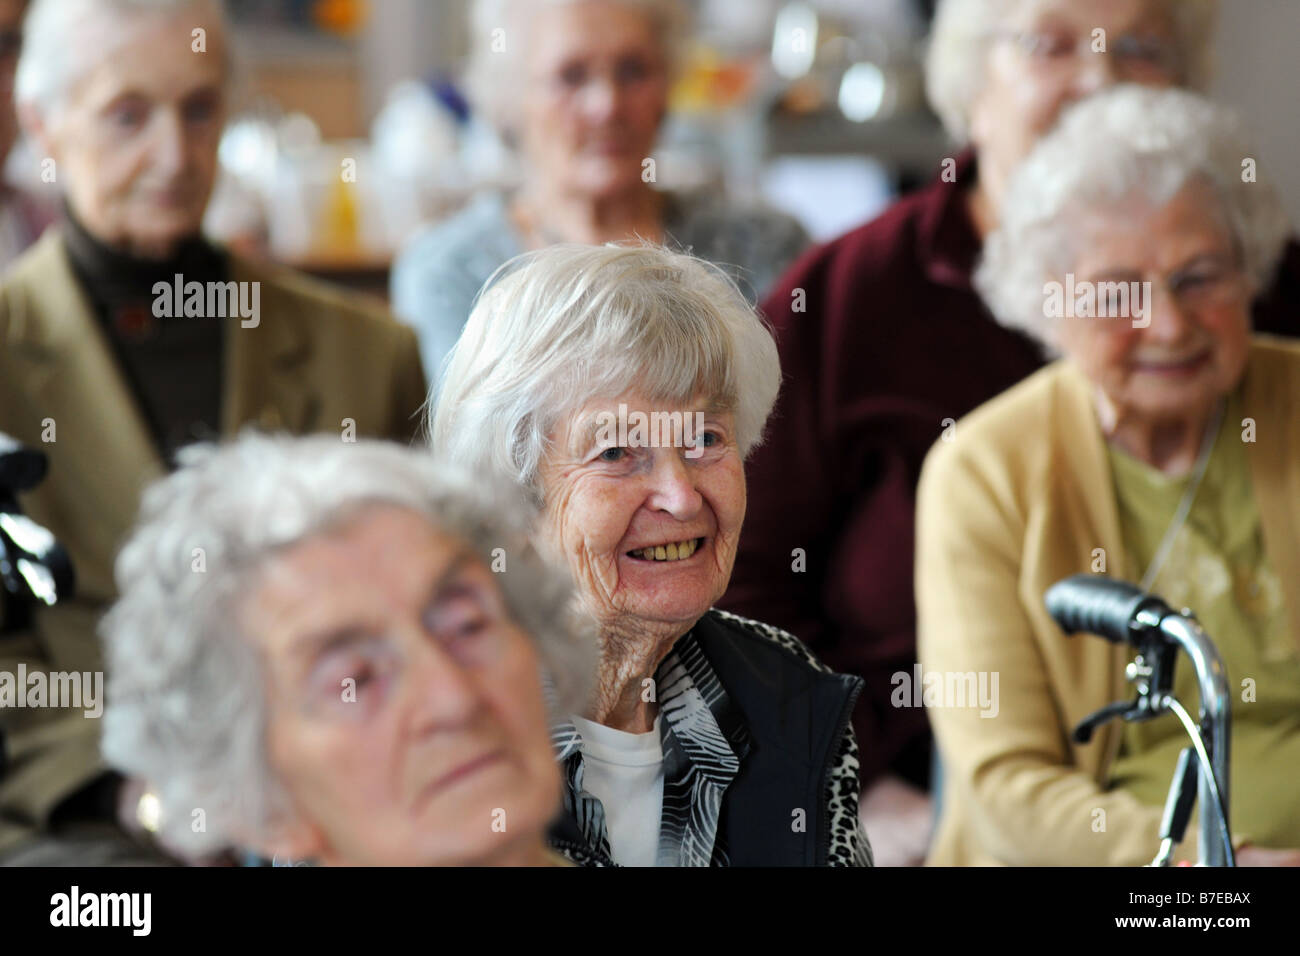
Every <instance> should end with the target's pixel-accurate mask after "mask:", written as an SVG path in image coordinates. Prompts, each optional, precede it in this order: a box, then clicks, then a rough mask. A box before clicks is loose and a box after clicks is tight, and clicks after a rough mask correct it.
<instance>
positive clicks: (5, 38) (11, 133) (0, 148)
mask: <svg viewBox="0 0 1300 956" xmlns="http://www.w3.org/2000/svg"><path fill="white" fill-rule="evenodd" d="M26 7H27V2H26V0H0V161H3V160H4V158H5V157H6V156H8V155H9V150H10V149H12V148H13V145H14V140H15V139H16V138H17V136H18V119H17V116H16V114H15V113H14V72H15V71H16V70H17V69H18V55H19V53H21V52H22V27H23V12H24V11H25V9H26Z"/></svg>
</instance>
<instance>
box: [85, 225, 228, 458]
mask: <svg viewBox="0 0 1300 956" xmlns="http://www.w3.org/2000/svg"><path fill="white" fill-rule="evenodd" d="M63 236H64V241H65V243H66V246H67V250H68V257H69V259H70V260H71V262H72V270H73V273H74V274H75V275H76V276H77V279H78V280H79V281H80V283H81V286H82V289H83V290H84V291H85V293H86V296H87V298H88V299H89V300H90V303H91V306H92V307H93V309H94V312H95V317H96V318H97V319H98V320H99V323H100V326H101V327H102V328H103V329H104V332H105V334H106V335H107V337H108V340H109V341H110V342H111V343H112V346H113V351H114V354H115V355H116V357H117V360H118V365H119V367H120V368H121V369H122V372H123V374H124V376H125V378H126V380H127V382H128V384H129V385H130V387H131V390H132V391H133V392H134V394H135V397H136V401H137V403H138V404H139V407H140V410H141V412H142V413H143V415H144V419H145V421H146V422H147V423H148V425H149V428H150V430H151V431H152V433H153V438H154V442H155V444H156V446H157V448H158V451H159V454H160V455H161V456H162V458H163V460H164V461H165V462H167V463H168V465H172V464H173V463H174V456H175V453H176V451H177V449H179V448H181V447H182V446H184V445H187V444H190V443H191V442H194V441H201V440H205V439H215V438H216V437H217V436H218V434H219V433H220V427H221V391H222V367H223V362H222V358H223V352H224V336H223V326H224V320H223V319H220V318H213V317H208V316H204V317H202V318H196V317H186V316H184V315H183V314H182V315H177V316H174V317H164V318H155V316H154V299H155V296H154V291H153V290H154V286H155V285H156V284H157V283H159V282H165V283H167V285H168V287H169V288H170V287H172V286H173V285H174V283H175V280H176V276H177V275H180V276H183V280H182V281H183V282H185V283H188V282H201V283H205V284H206V283H208V282H225V281H226V280H227V278H228V275H229V272H230V264H229V261H228V260H227V258H226V255H225V253H224V252H223V251H222V250H220V249H218V248H217V247H216V246H214V245H212V244H211V243H209V242H208V241H207V240H206V239H203V238H202V237H194V238H192V239H187V240H185V241H183V242H182V243H181V244H180V246H179V247H178V248H177V250H176V252H175V253H174V254H173V255H172V256H171V257H169V258H167V259H140V258H137V257H136V256H132V255H130V254H128V253H126V252H123V251H121V250H119V249H114V248H112V247H110V246H108V245H106V244H105V243H103V242H101V241H100V240H99V239H97V238H95V237H94V236H92V235H91V234H90V233H89V232H87V231H86V229H85V228H84V227H83V226H82V225H81V223H79V222H78V221H77V219H76V217H75V216H73V215H72V212H71V210H68V209H66V208H65V210H64V226H63ZM205 288H206V285H205Z"/></svg>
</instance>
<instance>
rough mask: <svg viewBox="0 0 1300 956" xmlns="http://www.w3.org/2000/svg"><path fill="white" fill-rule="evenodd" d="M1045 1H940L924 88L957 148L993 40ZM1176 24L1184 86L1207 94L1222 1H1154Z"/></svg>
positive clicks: (965, 131)
mask: <svg viewBox="0 0 1300 956" xmlns="http://www.w3.org/2000/svg"><path fill="white" fill-rule="evenodd" d="M1043 2H1044V0H939V7H938V9H937V10H936V11H935V16H934V26H933V28H932V29H931V31H930V43H929V49H928V51H927V53H926V59H925V88H926V93H927V94H928V96H929V99H930V105H931V106H932V107H933V108H934V111H935V112H936V113H938V114H939V118H940V119H941V120H942V121H943V125H944V128H945V129H946V130H947V131H948V135H949V136H950V137H951V138H952V140H953V141H954V142H957V143H961V144H963V145H964V144H965V143H967V142H969V140H970V123H971V109H972V107H973V104H974V102H975V99H976V98H977V97H978V96H979V94H980V90H981V89H983V86H984V70H985V66H986V63H987V59H988V38H989V35H990V34H991V33H992V32H993V31H995V30H997V29H998V27H999V26H1001V25H1003V24H1005V23H1006V21H1007V19H1008V18H1009V17H1010V16H1012V15H1013V14H1014V13H1016V12H1017V11H1019V10H1021V9H1023V8H1025V7H1029V8H1030V9H1032V8H1033V7H1034V6H1041V5H1042V4H1043ZM1151 2H1160V3H1166V4H1168V5H1169V7H1170V12H1171V13H1172V14H1173V18H1174V30H1175V35H1176V39H1177V44H1178V52H1179V61H1180V66H1181V75H1182V85H1183V86H1185V87H1187V88H1189V89H1193V90H1200V91H1206V90H1208V89H1209V86H1210V81H1211V79H1212V78H1213V73H1214V51H1213V45H1214V28H1215V22H1216V19H1217V15H1218V9H1219V0H1151Z"/></svg>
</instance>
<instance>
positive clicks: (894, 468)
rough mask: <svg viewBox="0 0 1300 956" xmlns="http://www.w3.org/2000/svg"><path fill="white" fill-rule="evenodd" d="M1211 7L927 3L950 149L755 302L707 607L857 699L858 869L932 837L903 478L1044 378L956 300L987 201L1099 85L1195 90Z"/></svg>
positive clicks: (1014, 335)
mask: <svg viewBox="0 0 1300 956" xmlns="http://www.w3.org/2000/svg"><path fill="white" fill-rule="evenodd" d="M1216 6H1217V4H1216V2H1215V0H1095V2H1091V3H1087V4H1081V3H1075V2H1073V0H1030V2H1018V3H1013V2H1010V0H943V2H941V3H940V5H939V8H938V13H937V16H936V20H935V25H934V34H933V37H932V43H931V50H930V60H929V63H928V64H927V73H928V76H927V80H928V87H929V94H930V98H931V101H932V102H933V104H934V106H935V108H936V110H937V112H938V113H939V114H940V116H941V117H942V118H943V120H944V123H945V125H946V126H947V128H948V130H949V131H950V133H951V134H952V135H953V137H954V139H955V140H956V141H958V142H961V143H964V144H967V145H968V146H969V148H968V149H967V150H966V151H964V152H963V153H962V154H961V155H960V156H957V157H955V158H954V159H952V160H948V161H946V162H945V163H944V164H943V168H942V169H941V170H940V171H939V176H938V178H937V179H936V180H935V182H934V183H933V184H932V185H930V186H929V187H927V188H925V189H923V190H921V191H920V192H919V193H917V194H915V195H912V196H909V197H907V198H905V199H903V200H901V201H899V202H898V203H897V204H895V205H894V206H893V207H892V208H891V209H889V210H887V211H886V212H885V213H884V214H883V215H882V216H881V217H880V218H878V219H876V220H875V221H873V222H871V223H868V224H867V225H865V226H862V227H861V228H859V229H857V230H856V231H854V232H851V233H849V234H848V235H846V236H843V237H841V238H840V239H837V240H835V241H834V242H831V243H829V244H828V245H825V246H822V247H820V248H818V249H815V250H813V251H811V252H809V253H808V254H807V255H805V256H804V257H803V259H802V260H800V261H799V262H798V263H796V264H795V266H794V268H793V269H792V270H791V271H790V272H789V273H788V274H787V275H786V276H785V278H784V279H783V280H781V281H780V282H778V283H777V285H776V287H775V289H774V290H773V292H772V293H771V294H770V295H769V297H768V299H767V301H766V302H765V303H764V310H765V311H766V313H767V315H768V316H769V318H770V319H771V320H772V322H773V324H774V325H775V327H776V331H777V340H778V344H779V347H780V352H781V367H782V369H783V370H785V372H786V378H785V382H784V385H783V388H782V393H781V397H780V399H779V401H778V404H777V408H776V411H775V413H774V414H773V417H772V419H771V422H770V424H769V436H770V437H769V438H768V440H767V442H766V444H765V445H764V446H763V447H762V448H761V449H759V451H758V452H756V453H755V455H754V457H753V458H752V459H751V460H750V462H749V465H748V471H749V477H750V484H749V493H750V499H749V516H748V520H747V521H746V524H745V531H744V535H743V536H742V539H741V544H740V552H739V555H738V557H737V560H736V571H735V576H734V578H733V579H732V585H731V588H730V590H729V591H728V593H727V595H726V598H725V599H724V601H723V606H724V607H728V608H730V609H732V610H735V611H738V612H739V613H742V614H745V615H746V616H750V617H754V618H758V619H759V620H763V621H768V622H770V623H772V624H776V625H778V626H780V627H783V628H786V629H787V630H790V631H792V632H793V633H795V634H797V635H799V637H800V638H801V639H803V640H804V641H806V642H807V643H808V644H809V645H810V646H811V647H813V648H814V649H815V651H816V652H817V653H818V654H819V655H820V656H821V657H822V658H823V659H824V660H825V661H826V662H827V663H828V664H829V665H830V666H832V667H833V668H835V669H836V670H839V671H844V672H848V673H854V674H857V675H859V676H861V677H863V678H865V679H866V682H867V687H866V690H865V692H864V693H863V695H862V697H861V698H860V699H859V701H858V705H857V711H856V713H855V715H854V720H855V727H856V730H857V736H858V740H860V741H861V742H862V754H863V760H862V783H863V787H864V793H863V800H862V813H863V818H864V821H865V822H866V825H867V830H868V833H869V834H870V835H871V839H872V844H873V847H874V849H875V851H876V860H877V863H878V864H881V865H889V864H890V863H893V864H906V863H919V862H920V861H921V860H922V858H923V856H924V854H925V850H926V846H927V842H928V839H929V833H930V826H931V819H932V808H931V804H930V799H929V797H928V796H927V793H926V784H927V780H928V776H929V760H930V732H929V728H928V726H927V722H926V718H925V714H924V713H923V711H922V710H921V709H920V708H919V707H912V706H911V704H912V702H913V701H914V700H916V699H918V698H919V695H916V696H914V695H913V693H912V688H911V685H912V684H913V683H915V682H916V680H917V679H918V677H919V676H920V675H917V674H915V673H914V672H913V666H914V663H915V660H916V634H915V607H914V603H913V597H912V553H913V526H912V522H913V509H914V493H915V486H916V481H917V476H918V474H919V471H920V466H921V461H922V459H923V457H924V455H925V452H926V450H927V449H928V448H929V447H930V446H931V444H933V442H934V441H935V440H936V439H937V438H939V437H940V436H941V434H942V432H943V430H944V429H945V428H946V427H949V426H950V425H951V424H952V423H953V422H954V421H955V420H956V419H958V418H960V417H961V416H962V415H964V414H966V412H968V411H970V410H971V409H973V408H974V407H975V406H977V405H979V404H981V403H982V402H984V401H986V400H987V399H989V398H992V397H993V396H994V395H997V394H998V393H999V392H1002V391H1003V390H1005V389H1007V388H1009V387H1010V386H1012V385H1014V384H1015V383H1016V382H1018V381H1020V380H1021V379H1023V378H1025V377H1026V376H1027V375H1028V374H1029V373H1031V372H1033V371H1035V370H1036V369H1038V368H1039V367H1040V366H1041V365H1042V364H1043V357H1042V355H1041V354H1040V352H1039V348H1038V346H1037V345H1036V344H1035V343H1033V342H1032V341H1030V340H1029V339H1027V338H1026V337H1024V336H1023V335H1021V334H1020V333H1018V332H1015V331H1012V330H1010V329H1007V328H1004V327H1002V326H1000V325H998V324H997V322H996V321H995V320H994V319H993V317H992V316H991V315H990V314H989V312H988V311H987V309H986V308H985V307H984V305H983V304H982V303H981V301H980V299H979V297H978V295H977V294H976V292H975V291H974V289H973V288H972V285H971V273H972V270H973V267H974V264H975V262H976V260H977V257H978V255H979V252H980V248H981V246H982V244H983V241H984V237H985V236H986V235H988V234H989V233H990V232H991V231H992V230H993V229H994V227H995V226H996V225H997V215H996V210H997V209H998V206H999V204H1000V201H1001V198H1002V193H1003V188H1004V184H1005V182H1006V180H1007V177H1008V176H1009V174H1010V173H1011V171H1012V169H1013V168H1014V167H1015V166H1016V165H1017V164H1018V163H1019V162H1020V160H1021V159H1022V158H1023V157H1024V156H1025V155H1027V154H1028V152H1029V150H1030V148H1031V147H1032V146H1033V145H1034V143H1035V142H1036V141H1037V139H1038V138H1039V137H1040V136H1041V135H1042V134H1043V133H1045V132H1046V131H1047V130H1048V129H1050V128H1051V127H1052V126H1053V124H1054V123H1055V121H1056V118H1057V116H1058V114H1059V113H1060V112H1061V110H1062V109H1063V108H1064V107H1065V106H1067V105H1068V104H1070V103H1071V102H1073V101H1075V100H1078V99H1081V98H1083V97H1085V96H1087V95H1089V94H1091V93H1093V92H1094V91H1096V90H1098V89H1101V88H1103V87H1107V86H1109V85H1111V84H1113V83H1116V82H1134V83H1142V84H1146V85H1151V86H1173V85H1183V86H1190V87H1203V86H1204V85H1205V84H1206V81H1207V78H1208V77H1207V75H1208V72H1209V70H1208V61H1209V57H1210V46H1211V40H1212V34H1213V21H1214V16H1215V12H1216ZM1098 31H1102V32H1098ZM1282 275H1283V276H1284V277H1287V278H1286V283H1285V285H1286V289H1275V290H1274V291H1273V292H1272V293H1270V294H1266V295H1265V296H1264V297H1263V298H1262V299H1261V301H1260V302H1259V303H1257V306H1256V328H1257V329H1258V330H1260V331H1272V332H1289V333H1291V334H1296V333H1297V332H1300V322H1298V321H1297V318H1296V317H1295V316H1294V314H1292V315H1291V316H1290V317H1289V319H1288V318H1287V317H1286V315H1285V313H1284V312H1283V311H1282V305H1283V303H1284V302H1295V301H1300V252H1297V250H1296V249H1295V247H1293V248H1292V249H1291V250H1290V252H1289V255H1288V262H1287V264H1286V265H1284V267H1283V272H1282ZM1287 289H1289V290H1290V291H1289V292H1288V291H1286V290H1287ZM1288 321H1289V322H1290V327H1289V328H1288V327H1287V322H1288Z"/></svg>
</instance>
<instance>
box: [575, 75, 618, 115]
mask: <svg viewBox="0 0 1300 956" xmlns="http://www.w3.org/2000/svg"><path fill="white" fill-rule="evenodd" d="M621 98H622V91H621V89H620V87H619V84H618V82H617V81H616V80H615V79H614V77H612V76H598V77H594V78H593V79H592V80H591V82H590V83H588V84H587V85H586V87H585V88H584V89H583V91H582V109H583V112H584V113H585V114H586V115H587V116H588V117H589V118H590V119H593V120H605V119H608V118H609V117H610V116H612V115H614V114H615V113H617V112H618V106H619V102H620V100H621Z"/></svg>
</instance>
